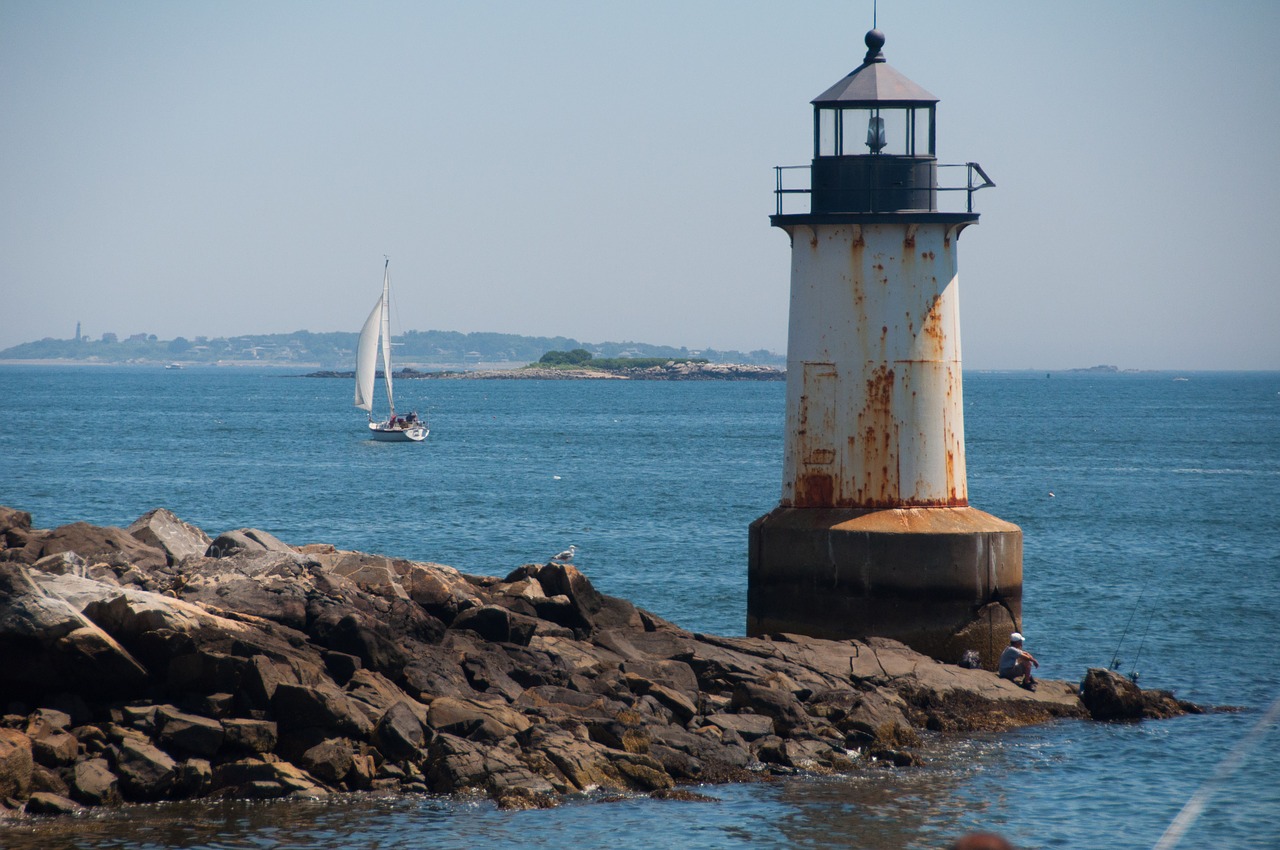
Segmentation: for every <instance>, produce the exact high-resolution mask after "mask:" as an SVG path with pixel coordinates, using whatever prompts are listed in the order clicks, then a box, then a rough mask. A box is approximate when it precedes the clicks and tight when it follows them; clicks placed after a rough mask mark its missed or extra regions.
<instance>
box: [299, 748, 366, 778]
mask: <svg viewBox="0 0 1280 850" xmlns="http://www.w3.org/2000/svg"><path fill="white" fill-rule="evenodd" d="M354 757H355V748H354V747H353V746H352V744H351V742H350V741H349V740H347V739H346V738H329V739H326V740H324V741H321V742H320V743H319V744H316V745H315V746H314V747H311V748H310V749H308V750H307V751H306V752H305V753H303V754H302V757H301V758H300V759H299V760H298V764H299V766H300V767H302V769H303V770H305V771H307V772H308V773H310V774H311V775H312V776H314V777H315V778H317V779H319V780H320V781H321V782H325V783H327V784H329V785H337V784H338V783H339V782H341V781H342V780H343V779H345V778H346V776H347V774H348V773H349V772H350V771H351V766H352V763H353V761H354Z"/></svg>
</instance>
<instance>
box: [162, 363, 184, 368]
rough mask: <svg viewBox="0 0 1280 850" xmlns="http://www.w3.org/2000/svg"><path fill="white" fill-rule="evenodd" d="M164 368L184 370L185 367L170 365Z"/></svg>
mask: <svg viewBox="0 0 1280 850" xmlns="http://www.w3.org/2000/svg"><path fill="white" fill-rule="evenodd" d="M164 368H166V369H182V368H184V367H183V365H182V364H181V363H170V364H169V365H168V366H165V367H164Z"/></svg>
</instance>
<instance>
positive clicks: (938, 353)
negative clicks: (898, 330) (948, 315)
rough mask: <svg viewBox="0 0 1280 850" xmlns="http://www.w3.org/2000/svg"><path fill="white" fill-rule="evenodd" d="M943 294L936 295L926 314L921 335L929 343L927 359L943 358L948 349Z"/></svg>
mask: <svg viewBox="0 0 1280 850" xmlns="http://www.w3.org/2000/svg"><path fill="white" fill-rule="evenodd" d="M941 308H942V296H941V295H936V294H935V295H934V296H933V298H932V299H931V300H930V302H929V309H928V311H927V312H926V313H925V316H924V326H923V327H922V328H921V329H920V335H921V337H923V338H924V339H925V341H926V342H927V343H928V345H929V348H928V351H926V352H924V354H925V359H933V360H941V359H942V358H943V355H944V354H945V353H946V350H947V331H946V328H944V327H943V324H942V313H943V311H942V309H941Z"/></svg>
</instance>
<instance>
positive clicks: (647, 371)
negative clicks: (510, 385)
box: [300, 362, 787, 381]
mask: <svg viewBox="0 0 1280 850" xmlns="http://www.w3.org/2000/svg"><path fill="white" fill-rule="evenodd" d="M379 374H381V373H379ZM392 374H393V375H395V377H396V378H399V379H406V380H416V379H434V380H480V381H484V380H489V381H512V380H516V381H529V380H542V381H602V380H603V381H609V380H613V381H783V380H786V377H787V373H786V371H785V370H782V369H775V368H773V367H772V366H749V365H742V364H725V363H682V362H672V363H668V364H666V365H663V366H650V367H647V368H635V369H599V368H597V369H553V368H547V367H538V366H524V367H517V368H514V369H474V370H457V371H453V370H441V371H434V372H420V371H417V370H415V369H410V368H405V369H399V370H396V371H394V372H393V373H392ZM300 377H303V378H340V379H346V380H353V379H354V378H355V372H350V371H331V370H321V371H318V372H309V373H307V374H305V375H301V376H300Z"/></svg>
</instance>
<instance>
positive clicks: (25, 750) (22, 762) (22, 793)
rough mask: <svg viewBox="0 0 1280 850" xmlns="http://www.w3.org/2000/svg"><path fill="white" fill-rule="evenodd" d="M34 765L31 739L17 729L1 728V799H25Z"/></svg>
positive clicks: (28, 791)
mask: <svg viewBox="0 0 1280 850" xmlns="http://www.w3.org/2000/svg"><path fill="white" fill-rule="evenodd" d="M34 767H35V761H34V759H33V758H32V755H31V739H30V738H28V737H27V736H26V735H24V734H22V733H21V732H19V731H18V730H16V729H0V799H4V798H6V797H12V798H14V799H16V800H22V799H25V798H26V797H27V795H28V794H29V793H31V771H32V769H33V768H34Z"/></svg>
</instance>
